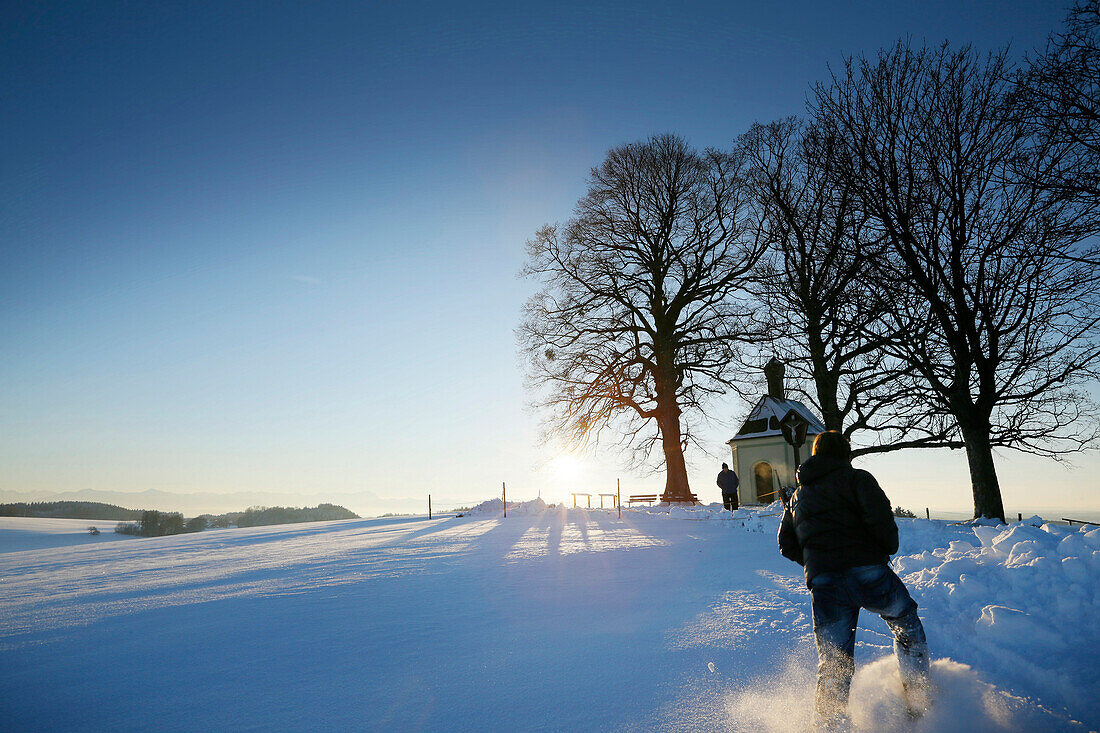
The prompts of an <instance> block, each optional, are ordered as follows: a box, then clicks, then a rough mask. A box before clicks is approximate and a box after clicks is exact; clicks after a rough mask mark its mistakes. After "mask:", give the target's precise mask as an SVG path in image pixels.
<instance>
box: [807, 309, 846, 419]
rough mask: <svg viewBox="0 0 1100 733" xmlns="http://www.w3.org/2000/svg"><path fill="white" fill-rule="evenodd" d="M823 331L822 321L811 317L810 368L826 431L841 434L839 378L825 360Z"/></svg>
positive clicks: (809, 333) (841, 417)
mask: <svg viewBox="0 0 1100 733" xmlns="http://www.w3.org/2000/svg"><path fill="white" fill-rule="evenodd" d="M823 330H824V329H823V327H822V325H821V319H819V318H816V317H813V316H811V320H810V328H809V332H808V333H807V337H808V338H807V340H808V344H807V345H808V347H809V352H810V368H811V370H812V372H813V378H814V387H815V388H816V390H817V403H818V405H819V406H820V407H821V419H822V422H824V423H825V429H826V430H836V431H837V432H841V431H842V430H844V416H843V414H842V413H841V412H840V405H839V404H838V402H837V391H838V389H839V384H838V377H837V375H836V374H835V373H834V372H833V371H832V370H830V369H829V362H828V360H827V359H826V358H825V340H824V339H823V338H822V337H821V333H822V331H823Z"/></svg>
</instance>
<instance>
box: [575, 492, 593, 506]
mask: <svg viewBox="0 0 1100 733" xmlns="http://www.w3.org/2000/svg"><path fill="white" fill-rule="evenodd" d="M578 496H585V497H588V508H589V509H591V508H592V494H586V493H584V492H583V491H574V492H573V507H574V508H576V506H577V497H578Z"/></svg>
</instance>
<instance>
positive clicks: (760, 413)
mask: <svg viewBox="0 0 1100 733" xmlns="http://www.w3.org/2000/svg"><path fill="white" fill-rule="evenodd" d="M792 411H793V412H795V413H796V414H798V415H800V416H801V417H802V418H803V419H804V420H805V421H806V422H808V423H809V424H810V427H809V429H808V430H807V431H806V432H807V433H809V434H810V435H813V434H816V433H824V432H825V425H824V423H822V422H821V418H819V417H818V416H817V415H815V414H814V413H813V411H811V410H810V408H808V407H806V406H805V405H804V404H802V403H801V402H799V401H798V400H787V399H780V398H778V397H771V396H769V395H764V396H763V397H761V398H760V401H759V402H757V403H756V407H754V408H752V411H751V412H750V413H749V416H748V418H746V419H745V423H744V424H743V425H742V426H741V429H740V430H738V431H737V435H735V436H733V437H732V438H730V440H729V442H730V443H732V442H734V441H736V440H745V439H747V438H763V437H767V436H771V435H782V434H783V431H781V430H780V429H779V421H780V420H782V419H783V418H784V417H786V416H787V413H789V412H792Z"/></svg>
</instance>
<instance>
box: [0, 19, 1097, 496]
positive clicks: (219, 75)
mask: <svg viewBox="0 0 1100 733" xmlns="http://www.w3.org/2000/svg"><path fill="white" fill-rule="evenodd" d="M0 12H2V14H3V15H2V18H0V21H2V22H0V27H2V28H3V43H2V44H0V54H2V56H0V58H2V59H3V60H2V75H0V99H3V100H4V103H3V105H2V106H0V151H2V152H0V160H2V166H0V192H2V194H3V195H0V382H2V383H3V384H4V393H5V396H4V400H3V402H2V404H0V489H9V490H21V491H30V490H58V491H60V490H72V489H80V488H99V489H121V490H140V489H147V488H159V489H163V490H168V491H181V492H188V491H218V492H220V491H226V492H228V491H236V490H243V489H249V490H257V489H272V490H278V491H290V492H299V491H300V492H302V493H308V494H315V493H323V492H325V491H327V490H332V491H354V490H360V489H362V490H369V491H374V492H376V493H379V494H382V495H389V496H403V495H409V496H412V495H417V496H418V495H420V494H422V493H425V492H426V490H427V488H428V487H434V491H433V493H435V494H437V495H440V496H442V497H443V498H444V500H445V499H447V498H454V499H456V500H458V499H460V498H461V499H465V498H482V497H485V496H488V495H490V494H492V493H493V492H495V491H496V490H497V488H498V487H499V483H500V481H502V480H508V481H509V482H510V485H512V486H514V490H513V492H514V495H516V496H517V498H527V495H531V496H533V495H534V494H535V493H537V492H539V491H543V492H544V495H550V496H555V495H560V494H561V493H562V492H564V491H566V490H568V486H574V485H576V486H581V485H585V486H591V487H593V489H595V488H600V489H604V488H606V487H607V486H608V484H612V485H613V479H614V477H615V476H623V477H624V479H626V480H627V482H628V485H630V486H633V487H641V486H660V485H661V484H662V481H661V479H660V478H653V477H650V478H643V477H630V476H629V474H627V473H625V472H623V471H620V470H619V469H617V468H616V467H615V463H614V461H613V460H611V457H610V456H604V457H598V458H597V459H594V460H586V461H583V462H581V463H580V464H579V465H568V462H567V461H556V462H555V461H553V460H551V459H552V458H553V456H554V454H553V452H552V451H547V450H540V449H537V448H536V447H535V445H534V443H535V435H536V417H535V416H533V415H531V414H529V413H527V412H526V411H525V410H524V407H523V404H524V399H525V398H524V394H523V391H522V383H521V374H520V368H519V363H518V360H517V357H516V351H515V345H514V341H513V335H512V331H513V328H514V327H515V325H516V323H517V320H518V316H519V309H520V306H521V305H522V303H523V301H524V299H525V298H526V297H527V296H528V295H529V294H530V292H531V291H532V289H533V285H532V284H531V283H526V282H524V281H522V280H519V279H517V277H516V273H517V271H518V270H519V268H520V266H521V265H522V262H523V243H524V241H525V240H526V238H527V237H529V236H530V235H531V234H532V233H533V232H534V230H535V229H536V228H537V227H538V226H539V225H540V224H543V223H545V222H552V221H560V220H564V219H566V218H568V216H569V213H570V210H571V208H572V205H573V204H574V202H575V201H576V200H577V199H578V197H579V196H580V195H581V194H582V193H583V189H584V179H585V175H586V173H587V171H588V169H589V168H590V167H591V166H593V165H595V164H596V163H598V162H599V161H600V159H601V157H602V155H603V154H604V152H606V150H607V149H608V148H610V147H612V146H614V145H617V144H620V143H623V142H626V141H629V140H634V139H638V138H641V137H645V136H647V135H650V134H652V133H656V132H663V131H673V132H677V133H680V134H682V135H685V136H686V137H688V138H689V139H690V140H692V141H693V142H694V143H695V144H697V145H699V146H707V145H714V146H724V145H728V144H729V143H730V142H731V141H732V140H733V138H734V137H735V136H736V135H738V134H739V133H741V132H743V131H744V130H745V129H747V127H748V126H749V125H750V124H751V123H752V122H754V121H758V120H759V121H767V120H770V119H774V118H777V117H781V116H785V115H788V114H797V113H799V112H800V111H801V109H802V106H803V102H804V99H805V96H806V93H807V90H808V88H809V84H810V83H812V82H813V81H815V80H820V79H822V78H824V77H825V76H826V74H827V66H828V64H834V65H835V64H838V63H840V62H841V61H842V59H843V56H844V55H845V54H849V53H860V52H868V53H873V52H874V51H875V50H876V49H877V48H879V47H881V46H884V45H889V44H892V43H893V42H894V41H895V40H896V39H897V38H899V37H903V36H909V37H912V38H914V39H916V40H921V39H927V40H928V41H930V42H939V41H940V40H942V39H945V38H946V39H950V40H951V41H952V42H953V43H957V44H958V43H973V44H975V45H976V46H978V47H980V48H992V47H997V46H1000V45H1002V44H1005V43H1008V42H1011V43H1012V44H1013V47H1014V49H1016V50H1017V51H1019V52H1022V51H1024V50H1027V49H1030V48H1033V47H1035V46H1037V45H1039V44H1041V43H1042V41H1043V39H1044V37H1045V35H1046V34H1047V33H1048V32H1049V31H1050V30H1052V29H1054V28H1056V27H1057V25H1058V24H1059V23H1060V21H1061V18H1062V16H1063V14H1064V9H1063V8H1062V7H1061V6H1060V5H1058V4H1057V3H1050V2H1038V1H1037V2H1015V3H1001V2H974V3H966V2H962V3H960V2H919V3H918V2H914V3H904V4H902V3H881V2H837V3H820V2H813V3H784V4H771V3H732V2H726V3H684V4H675V5H673V4H667V3H615V4H613V3H587V2H586V3H583V4H575V3H546V4H542V5H536V4H530V3H499V4H492V3H479V4H476V5H470V4H437V3H385V4H382V3H359V4H354V3H274V2H272V3H243V2H242V3H196V2H189V3H138V2H133V3H90V4H84V5H78V4H76V3H60V4H52V5H51V4H48V3H43V4H29V3H25V4H22V5H21V6H20V7H15V6H14V4H8V5H6V6H5V8H4V10H3V11H0ZM729 410H730V412H731V414H722V415H719V416H718V417H720V418H721V419H722V420H724V421H725V422H726V423H727V425H725V426H723V425H717V426H715V427H714V429H713V431H712V432H713V437H714V442H715V445H716V447H715V452H716V453H721V451H722V450H723V446H722V443H723V442H724V440H725V439H726V438H727V437H728V432H729V430H730V427H729V424H732V423H734V422H736V421H737V418H738V417H740V416H739V415H736V414H732V413H733V412H735V411H736V408H733V407H731V408H729ZM696 458H697V463H696V467H695V468H694V469H693V473H692V479H693V482H694V484H693V487H694V488H696V489H697V490H698V489H702V490H704V491H706V490H707V489H710V488H712V484H713V478H712V476H711V474H712V473H713V472H714V470H713V468H714V463H713V461H712V460H710V459H708V458H706V457H705V456H697V457H696ZM960 459H961V455H959V454H952V455H949V456H940V455H938V454H927V453H921V454H913V453H908V454H901V455H899V456H894V457H891V458H889V459H883V460H881V461H877V462H873V463H872V464H871V467H872V468H873V469H874V470H878V471H880V472H882V473H883V478H884V480H883V483H884V485H885V486H886V488H887V491H888V493H889V494H890V495H891V497H892V498H895V500H897V501H900V502H901V503H909V504H911V505H913V506H918V505H919V506H925V505H928V504H931V505H932V506H934V507H935V506H942V507H943V508H949V507H958V508H962V509H964V510H965V509H966V508H967V507H968V505H969V489H968V480H967V475H966V468H965V460H960ZM1006 460H1007V462H1006V461H1002V464H1001V465H1002V471H1001V473H1002V482H1003V483H1004V484H1005V492H1006V507H1007V508H1008V509H1009V511H1012V510H1013V506H1015V505H1016V504H1020V503H1023V504H1026V503H1027V502H1030V501H1032V499H1033V497H1032V496H1030V495H1029V492H1031V491H1032V490H1033V489H1032V488H1029V487H1031V486H1032V485H1033V484H1034V483H1035V481H1038V480H1039V479H1040V477H1043V479H1042V480H1043V481H1044V484H1045V485H1046V486H1048V487H1050V486H1054V487H1055V488H1054V489H1053V490H1051V489H1049V488H1048V490H1047V495H1046V497H1045V498H1044V499H1043V501H1041V502H1036V503H1040V504H1042V505H1047V506H1049V505H1062V506H1065V505H1071V506H1076V505H1082V506H1085V505H1088V506H1095V505H1096V504H1097V503H1098V499H1097V492H1096V488H1097V485H1096V479H1095V478H1092V476H1095V475H1096V474H1097V473H1100V462H1097V461H1096V459H1095V458H1085V459H1082V460H1081V461H1080V462H1079V467H1078V468H1077V469H1076V470H1072V471H1066V470H1064V469H1061V468H1053V469H1052V468H1050V467H1049V464H1048V463H1046V462H1042V461H1036V460H1034V459H1015V458H1008V459H1006ZM547 461H550V462H549V464H546V462H547ZM544 464H546V465H544ZM914 466H919V467H920V469H921V472H922V473H923V472H924V471H925V469H927V470H928V474H929V475H931V476H934V477H935V478H934V479H933V480H931V481H930V482H929V481H926V482H925V484H923V485H921V484H920V482H919V481H917V480H915V479H914V478H913V476H914ZM891 481H892V482H893V483H892V484H891ZM1014 502H1015V503H1014ZM1023 508H1024V509H1026V508H1027V507H1026V506H1024V507H1023Z"/></svg>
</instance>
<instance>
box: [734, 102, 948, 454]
mask: <svg viewBox="0 0 1100 733" xmlns="http://www.w3.org/2000/svg"><path fill="white" fill-rule="evenodd" d="M737 147H738V148H739V149H741V150H743V151H744V155H745V156H746V158H747V167H748V171H749V175H748V180H749V182H750V186H751V189H752V192H753V195H754V196H755V197H757V199H758V206H757V207H756V208H755V212H756V218H754V220H753V222H752V223H753V225H754V226H756V227H758V228H759V233H758V237H759V238H760V239H761V241H764V242H766V243H767V244H768V245H769V250H768V252H767V254H766V255H765V258H764V260H763V261H762V264H761V267H760V270H759V277H758V279H757V284H758V285H757V292H758V294H759V297H760V298H761V300H762V301H763V302H764V303H765V304H766V305H767V306H768V312H769V313H770V315H771V317H772V322H773V324H774V327H773V333H774V334H775V339H774V340H773V341H771V342H770V343H769V345H768V348H770V349H771V350H772V351H773V352H774V353H776V354H778V355H779V356H780V357H781V359H782V360H783V361H784V362H785V363H786V364H787V366H788V368H789V370H790V371H789V374H790V375H791V377H792V379H791V381H790V386H791V387H792V389H793V390H794V391H795V392H796V393H798V394H800V395H801V396H803V397H804V398H805V399H807V400H808V401H809V402H810V403H811V404H813V405H815V406H816V407H817V408H818V410H819V411H820V414H821V417H822V420H823V422H824V424H825V427H826V428H827V429H829V430H837V431H840V432H842V433H844V435H845V436H847V437H848V438H849V439H851V440H853V441H858V442H862V443H864V444H863V445H861V446H858V447H856V449H855V450H854V451H853V454H854V455H860V454H865V453H880V452H886V451H892V450H899V449H902V448H913V447H944V446H948V445H950V444H951V441H950V439H949V436H948V435H947V434H946V432H945V430H944V429H943V426H942V424H934V423H932V422H930V421H928V420H927V419H926V415H925V412H924V410H923V407H924V404H926V400H925V399H924V389H923V388H922V386H921V384H920V383H919V382H918V381H916V380H914V378H913V375H912V368H911V367H909V366H908V365H907V364H906V363H905V362H903V361H901V360H898V359H896V358H892V357H890V355H889V354H888V353H887V352H886V350H885V349H883V342H884V341H885V340H886V339H888V338H890V337H891V336H892V335H893V334H890V333H889V332H888V331H884V330H883V329H882V328H881V327H879V325H880V324H879V321H880V320H881V318H882V310H883V303H884V301H883V299H882V298H881V297H880V293H879V286H878V283H877V281H878V279H879V278H878V277H877V269H876V268H877V263H878V262H879V260H880V258H881V256H882V254H883V251H884V249H885V247H886V243H885V241H884V238H883V237H882V236H881V235H880V234H879V232H878V231H877V230H876V229H875V227H874V226H872V225H871V224H870V223H869V221H868V216H867V214H866V213H865V212H864V211H863V210H862V208H861V206H860V202H859V198H858V197H857V195H856V192H855V190H854V187H853V183H852V181H851V180H850V179H849V178H847V177H845V176H844V175H838V167H839V161H838V160H837V156H839V155H842V154H844V153H845V150H844V147H843V146H842V145H838V143H837V141H836V140H835V139H834V138H833V137H832V136H831V135H830V134H829V133H828V132H827V131H825V130H822V129H821V128H819V127H817V126H815V125H813V124H808V123H806V122H803V121H802V120H799V119H798V118H795V117H790V118H787V119H783V120H778V121H776V122H771V123H768V124H757V125H754V126H753V127H752V128H751V129H750V130H749V131H748V132H747V133H746V134H744V135H742V136H741V137H740V138H739V139H738V142H737Z"/></svg>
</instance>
